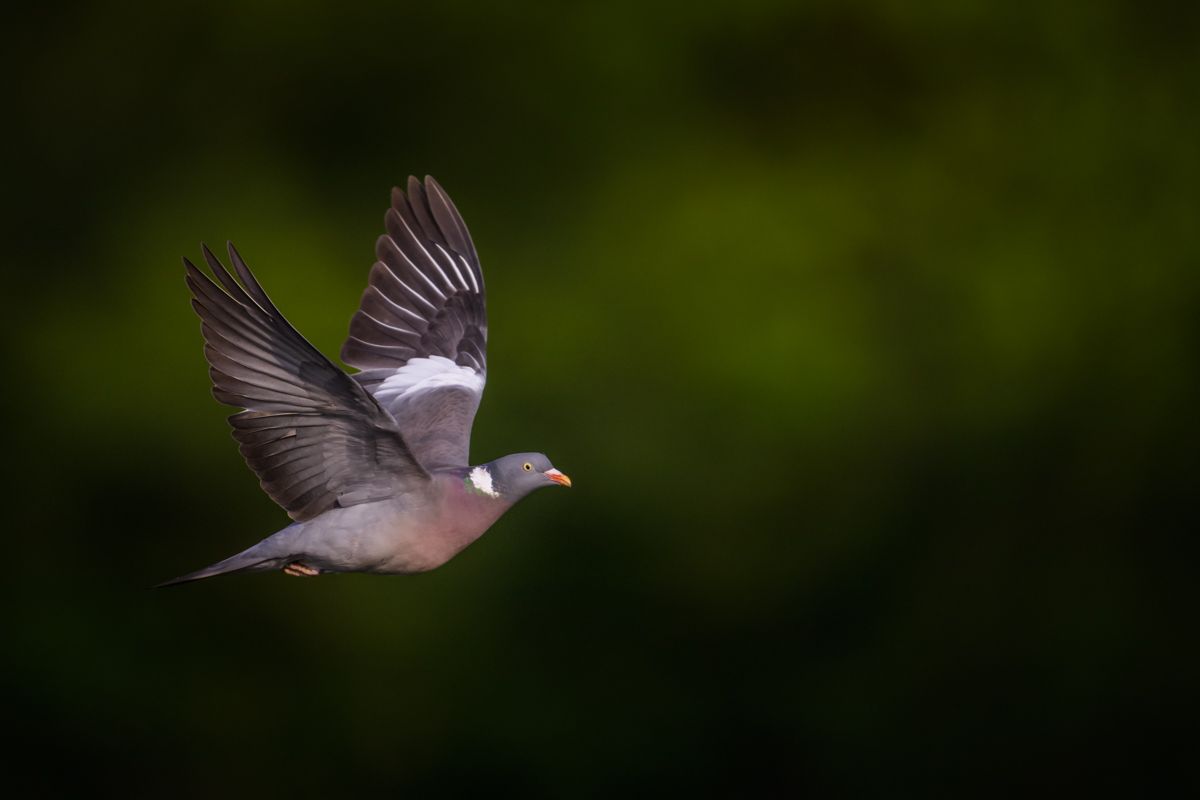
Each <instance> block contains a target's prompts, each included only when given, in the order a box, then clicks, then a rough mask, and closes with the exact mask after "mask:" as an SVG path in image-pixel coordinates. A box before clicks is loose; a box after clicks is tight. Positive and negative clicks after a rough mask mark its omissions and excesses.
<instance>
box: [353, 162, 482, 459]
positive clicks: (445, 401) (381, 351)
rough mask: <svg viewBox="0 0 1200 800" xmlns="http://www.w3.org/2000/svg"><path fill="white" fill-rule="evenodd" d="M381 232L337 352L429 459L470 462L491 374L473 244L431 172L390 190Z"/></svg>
mask: <svg viewBox="0 0 1200 800" xmlns="http://www.w3.org/2000/svg"><path fill="white" fill-rule="evenodd" d="M384 222H385V225H386V228H387V233H386V234H385V235H383V236H380V237H379V239H378V240H377V241H376V243H375V255H376V257H377V258H378V261H376V262H375V264H374V266H372V267H371V274H370V277H369V278H368V281H367V288H366V290H365V291H364V292H363V295H362V301H361V303H360V304H359V308H358V311H357V312H356V313H355V314H354V317H353V318H352V319H351V320H350V336H349V338H347V339H346V343H345V345H343V347H342V360H343V361H345V362H346V363H347V364H349V365H350V366H352V367H357V368H358V369H361V370H363V371H362V372H360V373H358V374H356V375H354V376H353V377H354V379H355V380H357V381H358V382H359V383H360V384H362V385H363V386H364V387H366V388H367V390H368V391H370V392H371V393H372V394H373V395H374V396H375V399H377V400H378V401H379V402H380V403H382V404H383V405H384V406H385V407H386V408H387V409H388V410H389V411H390V412H391V414H392V416H393V417H394V418H395V420H396V424H397V425H398V426H399V427H400V430H401V432H402V433H403V435H404V438H405V441H407V442H408V444H409V446H410V447H411V448H412V452H413V453H414V454H415V455H416V457H417V458H418V460H420V462H421V463H422V464H423V465H425V467H427V468H429V469H434V468H438V467H453V466H464V465H466V464H467V463H468V458H469V451H470V440H471V424H472V423H473V422H474V420H475V412H476V410H477V409H478V408H479V401H480V399H481V398H482V396H483V386H484V382H485V380H486V376H487V311H486V307H485V304H484V291H483V272H482V271H481V270H480V268H479V257H478V256H477V255H476V253H475V245H474V244H472V242H471V236H470V234H469V233H467V226H466V225H465V224H463V221H462V217H461V216H460V215H459V213H458V210H457V209H456V208H455V207H454V203H453V202H451V200H450V198H449V197H448V196H447V195H446V193H445V192H444V191H443V190H442V187H441V186H439V185H438V183H437V181H435V180H434V179H433V178H431V177H428V176H426V178H425V183H424V184H423V185H422V183H421V182H420V181H418V180H417V179H416V178H413V177H410V178H409V179H408V194H407V196H406V195H405V193H404V192H402V191H400V189H398V188H397V189H393V190H392V207H391V208H390V209H388V212H387V215H386V216H385V218H384Z"/></svg>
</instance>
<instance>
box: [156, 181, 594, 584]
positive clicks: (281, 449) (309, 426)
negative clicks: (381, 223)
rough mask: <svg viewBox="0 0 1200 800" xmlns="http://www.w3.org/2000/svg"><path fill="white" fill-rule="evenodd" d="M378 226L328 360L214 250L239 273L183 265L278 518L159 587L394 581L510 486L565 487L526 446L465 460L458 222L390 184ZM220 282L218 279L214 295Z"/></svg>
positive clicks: (494, 506) (480, 340)
mask: <svg viewBox="0 0 1200 800" xmlns="http://www.w3.org/2000/svg"><path fill="white" fill-rule="evenodd" d="M385 225H386V229H387V233H386V234H385V235H383V236H380V237H379V239H378V241H377V242H376V243H375V254H376V257H377V258H378V260H377V261H376V262H375V264H374V266H372V267H371V272H370V276H369V278H368V280H367V288H366V291H364V292H363V295H362V301H361V303H360V304H359V308H358V311H357V312H356V313H355V314H354V317H353V318H352V319H351V321H350V335H349V337H348V338H347V339H346V343H345V345H343V347H342V360H343V361H345V362H346V363H347V364H349V365H350V366H352V367H355V368H357V369H359V370H361V371H360V372H357V373H355V374H354V375H349V374H347V373H346V372H344V371H343V370H341V369H340V368H338V367H337V366H335V365H334V364H333V362H331V361H330V360H329V359H327V358H326V357H325V356H323V355H322V354H321V353H320V352H318V351H317V349H316V348H315V347H313V346H312V345H311V344H309V343H308V341H307V340H306V339H305V338H304V337H303V336H301V335H300V334H299V333H298V332H297V331H296V329H295V328H293V327H292V326H291V325H290V324H289V323H288V321H287V320H286V319H284V317H283V315H282V314H281V313H280V312H279V310H278V309H277V308H276V307H275V305H274V304H273V303H272V302H271V300H270V298H268V297H267V294H266V292H264V291H263V289H262V287H261V286H260V285H259V283H258V281H257V280H255V278H254V275H253V274H252V273H251V272H250V269H249V267H247V266H246V262H245V261H243V260H242V257H241V255H239V253H238V251H237V250H235V249H234V247H233V244H232V243H231V244H229V258H230V260H231V261H232V263H233V268H234V271H235V272H236V273H237V276H238V279H240V283H239V280H235V279H234V277H233V276H232V275H231V274H230V273H229V272H227V271H226V269H225V268H224V267H223V266H222V265H221V262H220V261H219V260H218V259H217V257H216V256H215V255H213V253H212V252H211V251H210V250H209V249H208V247H207V246H203V245H202V247H203V250H204V258H205V260H206V261H207V262H208V266H209V268H210V269H211V270H212V272H213V274H214V275H215V276H216V278H217V281H219V285H218V283H216V282H214V281H213V280H212V279H210V278H209V277H208V276H207V275H205V274H204V273H203V272H201V271H200V270H199V269H197V268H196V267H195V265H193V264H192V263H191V262H190V261H188V260H187V259H186V258H185V259H184V260H183V263H184V266H185V268H186V270H187V285H188V288H189V289H191V293H192V308H193V309H195V311H196V313H197V314H199V315H200V320H201V331H202V332H203V334H204V342H205V344H204V355H205V358H207V359H208V363H209V365H210V367H211V368H210V370H209V375H210V376H211V377H212V382H213V396H214V397H216V398H217V400H219V401H221V402H222V403H225V404H227V405H231V406H235V407H237V408H241V409H245V410H243V411H241V412H239V413H237V414H234V415H233V416H231V417H230V418H229V423H230V425H232V426H233V437H234V438H235V439H236V440H237V441H238V444H239V449H240V450H241V453H242V456H243V457H244V458H245V459H246V463H247V464H248V465H249V466H250V469H252V470H254V472H255V474H256V475H258V478H259V482H260V483H261V485H262V488H263V491H265V492H266V493H267V494H268V495H270V497H271V499H272V500H274V501H275V502H276V503H278V504H279V505H280V506H282V507H283V508H284V510H286V511H287V512H288V515H289V516H290V517H291V518H292V520H293V522H292V524H291V525H288V526H287V527H286V528H284V529H283V530H281V531H279V532H278V533H275V534H273V535H271V536H268V537H267V538H266V539H263V540H262V541H261V542H259V543H258V544H256V545H254V546H253V547H251V548H249V549H247V550H245V551H243V552H241V553H238V554H237V555H235V556H232V557H231V558H227V559H225V560H224V561H220V562H218V563H216V564H213V565H212V566H210V567H205V568H204V569H202V570H199V571H197V572H192V573H190V574H188V575H184V576H182V577H179V578H175V579H174V580H170V581H167V582H166V583H163V584H161V585H162V586H169V585H172V584H177V583H185V582H187V581H194V580H199V579H201V578H209V577H212V576H214V575H222V574H225V573H228V572H261V571H264V570H276V569H281V570H283V571H284V572H285V573H286V574H288V575H295V576H309V577H310V576H315V575H321V574H324V573H330V572H371V573H377V574H387V575H395V574H406V573H413V572H423V571H425V570H431V569H434V568H435V567H438V566H440V565H442V564H444V563H446V562H447V561H449V560H450V559H451V558H453V557H454V556H455V555H456V554H457V553H459V552H460V551H461V550H462V549H463V548H465V547H466V546H467V545H469V544H471V542H473V541H475V540H476V539H478V538H479V537H480V536H481V535H482V534H483V533H484V531H486V530H487V529H488V528H489V527H490V526H491V525H492V523H494V522H495V521H496V520H497V519H499V518H500V515H502V514H503V513H504V512H505V511H507V510H508V509H510V508H512V506H513V505H514V504H515V503H516V502H517V501H518V500H520V499H521V498H523V497H524V496H525V495H527V494H529V493H530V492H532V491H533V490H535V489H540V488H542V487H545V486H570V485H571V480H570V478H568V477H567V476H566V475H564V474H563V473H561V472H559V471H558V470H557V469H555V468H554V465H553V464H551V463H550V460H549V459H548V458H546V456H544V455H542V454H541V453H516V454H513V455H508V456H504V457H503V458H498V459H496V460H495V461H490V462H487V463H485V464H480V465H478V466H470V462H469V460H468V452H469V447H470V438H471V423H472V421H473V420H474V418H475V411H476V409H478V408H479V401H480V398H481V397H482V395H483V385H484V381H485V380H486V377H487V313H486V310H485V307H486V306H485V302H484V289H483V273H482V271H481V270H480V267H479V257H478V255H476V253H475V246H474V245H473V244H472V243H471V236H470V234H468V233H467V228H466V225H464V224H463V221H462V217H461V216H459V213H458V210H457V209H456V208H455V207H454V203H452V202H451V201H450V198H449V197H448V196H447V195H446V193H445V191H443V190H442V187H441V186H439V185H438V183H437V181H435V180H434V179H433V178H431V177H426V178H425V182H424V184H422V183H421V182H420V181H418V180H417V179H416V178H412V177H410V178H409V179H408V192H407V194H405V193H404V192H403V191H401V190H400V189H399V188H397V189H393V190H392V207H391V208H390V209H389V210H388V212H387V215H386V217H385ZM222 287H223V288H222Z"/></svg>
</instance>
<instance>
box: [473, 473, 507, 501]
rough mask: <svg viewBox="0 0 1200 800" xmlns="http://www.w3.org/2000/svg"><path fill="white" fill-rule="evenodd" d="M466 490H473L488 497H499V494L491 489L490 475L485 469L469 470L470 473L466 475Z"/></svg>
mask: <svg viewBox="0 0 1200 800" xmlns="http://www.w3.org/2000/svg"><path fill="white" fill-rule="evenodd" d="M467 488H468V489H474V490H475V491H477V492H479V493H480V494H485V495H487V496H488V497H499V496H500V493H499V492H497V491H496V490H495V489H494V488H492V473H490V472H488V469H487V467H475V469H473V470H471V473H470V474H469V475H467Z"/></svg>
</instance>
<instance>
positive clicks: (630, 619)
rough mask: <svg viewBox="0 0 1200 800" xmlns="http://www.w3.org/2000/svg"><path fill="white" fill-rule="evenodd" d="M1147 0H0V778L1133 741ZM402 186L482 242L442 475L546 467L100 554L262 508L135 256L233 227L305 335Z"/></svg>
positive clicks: (189, 788) (1041, 771)
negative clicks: (488, 500) (348, 568)
mask: <svg viewBox="0 0 1200 800" xmlns="http://www.w3.org/2000/svg"><path fill="white" fill-rule="evenodd" d="M251 6H252V7H251ZM918 6H919V7H918ZM1195 9H1196V6H1195V5H1194V4H1182V3H1181V4H1178V5H1175V6H1170V5H1161V4H1160V5H1158V6H1156V8H1155V9H1153V10H1152V9H1150V8H1149V7H1148V4H1143V3H1134V2H1128V3H1111V2H1098V3H1086V4H1085V3H1080V4H1042V5H1040V6H1035V5H1030V6H1026V4H1013V3H1002V2H997V3H974V2H972V3H964V2H932V3H922V4H909V3H901V2H884V1H882V0H881V1H880V2H873V3H856V4H853V5H848V4H844V3H810V4H803V5H802V4H797V3H786V2H770V0H754V1H753V2H741V3H737V4H729V5H727V6H725V7H717V6H716V5H706V4H693V3H682V2H678V3H672V4H667V5H655V6H653V7H652V6H650V5H646V4H642V3H605V4H599V3H594V4H580V5H578V6H575V7H573V8H569V9H568V8H560V7H557V6H553V5H546V6H528V7H518V6H515V5H512V4H495V5H489V6H484V5H475V4H461V3H437V4H428V3H427V4H421V5H409V4H402V3H386V4H384V3H371V4H359V3H296V2H293V3H261V4H238V5H237V6H236V7H235V6H232V5H231V7H230V8H227V9H224V10H221V9H219V8H217V7H215V5H214V4H202V3H177V4H172V5H170V6H169V7H168V8H167V9H166V10H163V9H160V8H159V7H158V6H155V5H151V4H138V5H135V6H130V5H129V4H118V3H106V4H93V5H90V6H82V7H76V8H74V9H73V10H69V11H68V10H66V9H62V10H57V11H52V10H48V9H43V10H40V11H32V12H26V13H25V15H24V17H22V18H21V19H18V20H16V21H13V22H11V23H10V25H11V27H10V31H9V36H8V37H7V38H8V42H7V44H6V47H7V49H8V54H7V55H8V58H9V59H10V60H11V61H12V64H11V65H10V67H9V68H8V70H7V71H8V74H9V75H10V81H11V80H12V79H13V78H14V77H15V79H16V86H15V93H13V94H12V95H11V96H10V100H9V103H8V104H7V105H8V109H7V110H8V114H7V121H6V123H5V127H6V128H7V132H8V134H9V136H10V140H11V141H10V145H9V148H8V151H9V156H10V162H11V163H10V165H9V167H8V169H7V170H6V171H7V173H8V175H9V180H8V185H7V195H8V201H9V210H8V212H7V214H6V217H7V220H8V222H9V225H10V227H11V230H10V232H9V234H8V236H7V237H6V251H7V259H8V262H9V267H10V269H9V271H8V274H7V275H6V285H7V288H6V293H7V295H8V297H9V301H8V303H7V304H6V305H7V313H6V319H5V323H6V325H7V327H8V331H7V333H6V335H5V336H4V344H5V349H6V350H7V351H8V352H7V353H6V356H7V357H6V364H7V365H8V374H9V378H8V391H7V392H6V394H7V395H8V400H7V402H8V404H9V411H8V414H9V416H8V418H9V420H10V425H9V426H8V439H9V441H10V447H9V451H8V456H9V457H8V459H7V460H8V462H9V465H10V468H11V475H10V479H9V481H8V487H9V494H8V498H9V502H8V507H9V511H8V518H9V522H8V525H7V528H8V532H9V536H8V537H7V543H6V549H7V550H8V553H7V555H6V558H5V563H6V569H5V578H4V581H3V585H4V590H3V591H4V592H5V594H8V595H10V599H9V605H8V609H9V614H8V616H9V620H8V623H7V624H6V626H5V636H4V644H5V649H6V651H7V653H6V654H5V656H4V662H5V669H4V673H5V684H6V689H7V693H8V694H9V698H10V699H9V700H8V701H7V702H6V717H7V719H6V725H5V727H6V728H7V729H8V732H9V733H10V734H12V735H15V737H16V738H17V739H18V741H19V744H18V745H17V746H16V747H15V748H10V749H9V750H8V751H7V756H8V757H9V758H10V759H12V761H13V763H14V765H15V766H13V767H11V768H10V769H9V770H7V771H6V776H5V777H6V781H16V783H17V785H22V786H27V787H39V786H40V787H49V788H51V789H66V788H82V787H83V786H85V785H89V784H90V785H93V786H99V785H107V786H110V787H118V788H120V789H121V790H123V791H124V792H126V793H130V794H152V793H153V794H158V793H162V792H164V791H166V790H167V789H169V788H170V789H171V790H172V791H176V792H177V791H182V793H183V794H185V795H195V796H214V795H216V794H219V793H226V792H233V793H258V794H262V795H276V794H285V793H286V794H291V795H296V794H299V795H310V794H313V795H317V794H321V795H325V796H329V795H330V793H332V792H334V791H336V790H337V789H339V788H341V789H348V788H365V787H375V788H382V789H386V790H391V791H392V793H395V792H396V791H398V790H402V789H405V790H409V791H410V793H413V794H414V796H421V795H424V794H429V793H434V794H443V795H444V794H452V795H453V794H463V793H472V792H473V793H483V792H488V793H491V794H504V793H507V792H510V791H515V792H517V793H519V794H521V795H523V796H529V797H537V796H546V795H557V796H562V795H572V794H584V795H608V796H612V794H614V793H617V792H619V791H623V790H631V789H633V790H639V791H641V792H649V791H651V790H654V789H666V788H674V789H676V790H679V791H683V792H687V793H689V794H704V795H724V796H730V795H743V796H745V795H747V794H748V795H761V794H781V793H782V794H786V793H790V792H791V791H800V790H811V791H813V792H815V793H816V794H817V795H818V796H821V795H829V794H840V793H843V792H852V793H865V794H883V793H887V794H897V793H901V794H905V793H909V792H913V793H918V794H920V793H924V792H926V791H932V790H935V789H946V788H951V787H954V788H957V789H959V790H963V789H979V788H981V787H995V786H1015V787H1025V788H1035V787H1047V786H1054V787H1060V788H1076V789H1077V788H1079V787H1081V786H1083V785H1086V784H1094V783H1095V784H1098V783H1101V782H1103V783H1110V782H1112V781H1113V780H1115V779H1126V780H1130V781H1148V780H1150V779H1151V778H1152V777H1160V776H1162V775H1164V774H1168V775H1170V774H1182V773H1183V768H1184V767H1185V766H1186V765H1188V764H1190V763H1191V762H1192V761H1193V760H1194V758H1195V757H1196V756H1197V755H1198V753H1197V747H1196V742H1197V738H1196V733H1197V732H1196V723H1195V719H1196V716H1195V712H1196V710H1197V709H1196V705H1195V703H1194V702H1193V700H1194V699H1195V693H1194V691H1193V688H1192V687H1193V684H1194V682H1195V680H1196V674H1197V667H1198V666H1200V660H1198V659H1197V651H1196V649H1195V644H1196V635H1195V634H1196V630H1195V629H1196V623H1195V617H1194V614H1195V610H1196V609H1195V605H1194V602H1193V601H1194V574H1195V568H1196V565H1197V560H1198V559H1197V556H1198V555H1200V549H1198V548H1197V545H1196V540H1195V536H1196V527H1195V510H1194V507H1195V502H1196V485H1197V471H1196V453H1197V449H1196V445H1197V437H1196V435H1195V434H1196V426H1195V419H1194V417H1195V414H1196V409H1197V398H1198V392H1197V389H1198V386H1200V373H1198V370H1197V365H1198V361H1197V359H1198V357H1200V337H1198V335H1197V334H1198V329H1197V318H1198V317H1197V311H1198V305H1200V270H1198V267H1200V228H1198V227H1197V220H1198V216H1197V215H1198V212H1200V202H1198V199H1200V188H1198V187H1200V149H1198V146H1197V143H1198V142H1200V105H1198V100H1200V37H1198V30H1200V28H1198V25H1197V22H1198V16H1197V12H1196V10H1195ZM410 172H411V173H417V174H425V173H431V174H433V175H435V176H436V177H437V178H438V179H439V180H440V181H441V182H442V184H443V185H444V186H445V187H446V188H447V190H448V191H449V192H450V194H451V195H452V196H453V197H454V198H455V200H456V202H457V204H458V206H459V208H460V209H461V211H462V212H463V214H464V216H465V217H466V219H467V222H468V224H469V225H470V227H471V230H472V232H473V234H474V238H475V242H476V244H477V246H478V248H479V252H480V254H481V257H482V259H483V263H484V269H485V272H486V274H487V278H488V289H489V311H490V316H491V320H490V323H491V324H490V328H491V336H492V341H491V343H490V349H491V358H490V367H491V374H490V377H489V386H488V391H487V395H486V397H485V400H484V404H483V408H482V410H481V412H480V414H479V417H478V420H477V424H476V429H475V438H474V447H473V456H474V458H475V459H477V460H487V459H490V458H493V457H495V456H497V455H500V454H503V453H506V452H510V451H513V450H527V449H538V450H544V451H545V452H546V453H548V454H549V455H550V457H551V458H552V459H553V460H554V461H555V463H556V464H557V465H559V466H560V467H561V468H562V469H564V470H565V471H567V472H568V473H570V474H571V476H572V477H573V478H574V479H575V485H576V488H575V489H574V490H572V491H570V492H565V491H559V492H546V493H542V494H538V495H536V496H535V497H534V498H531V499H530V500H529V501H527V502H526V503H524V504H522V505H520V506H518V507H517V508H516V509H515V510H514V511H512V512H510V513H509V514H508V515H507V516H506V517H505V518H504V519H503V520H502V521H501V522H500V523H499V524H497V525H496V526H495V528H493V529H492V531H491V532H489V533H488V534H487V535H486V536H485V537H484V538H483V539H482V540H480V541H479V542H478V543H477V544H475V545H474V546H473V547H471V548H470V549H468V550H467V551H466V552H465V553H463V554H462V555H461V556H460V557H458V558H457V559H456V560H454V561H453V562H451V563H450V564H449V565H447V566H446V567H444V568H442V569H440V570H438V571H436V572H433V573H430V574H427V575H421V576H416V577H411V578H390V579H389V578H373V577H365V576H338V577H332V578H324V579H321V580H317V581H297V580H292V579H289V578H285V577H282V576H279V575H265V576H263V575H260V576H250V577H241V576H239V577H233V578H226V579H221V580H215V581H211V582H206V583H202V584H196V585H191V586H186V587H183V588H181V589H178V590H172V591H169V592H154V591H150V590H148V589H147V588H146V587H148V586H150V585H152V584H154V583H156V582H158V581H160V580H163V579H165V578H168V577H171V576H174V575H177V574H179V573H182V572H186V571H189V570H192V569H195V568H197V567H200V566H202V565H204V564H207V563H209V562H212V561H214V560H216V559H218V558H222V557H224V556H226V555H229V554H231V553H232V552H234V551H236V550H239V549H241V548H243V547H245V546H247V545H249V544H251V543H253V542H254V541H256V540H257V539H258V538H260V537H261V536H263V535H265V534H267V533H270V532H272V531H274V530H276V529H277V528H279V527H282V526H283V525H284V524H285V522H286V518H285V516H284V514H283V513H282V512H281V511H280V510H279V509H277V508H275V507H274V506H273V505H272V503H271V502H270V501H269V500H268V499H267V498H266V497H265V496H264V495H263V494H262V493H261V492H260V491H259V489H258V487H257V485H256V481H255V480H254V478H253V476H252V475H251V474H250V473H249V471H248V470H247V469H246V468H245V467H244V465H243V464H242V462H241V459H240V457H239V456H238V454H237V452H236V449H235V447H234V444H233V442H232V441H231V439H230V437H229V436H228V433H227V430H226V425H225V422H224V418H225V416H226V415H227V414H228V413H230V411H229V410H228V409H225V408H223V407H221V406H219V405H218V404H217V403H216V402H215V401H213V400H212V398H211V397H210V396H209V394H208V388H209V384H208V378H207V374H206V369H205V364H204V360H203V357H202V353H201V340H200V333H199V324H198V322H197V320H196V319H195V318H194V316H193V315H192V313H191V311H190V310H189V308H188V303H187V299H188V297H187V292H186V290H185V287H184V284H183V272H182V268H181V266H180V262H179V258H180V256H181V255H184V254H187V255H189V256H191V257H193V258H195V257H196V256H197V255H198V253H199V247H198V243H199V242H200V241H201V240H202V239H203V240H206V241H208V242H210V243H213V244H220V243H222V242H223V241H224V240H225V239H227V238H228V239H233V240H234V241H235V242H236V243H237V244H238V246H239V248H240V249H241V251H242V253H243V254H244V255H245V256H246V258H247V260H248V261H249V263H250V264H251V266H253V267H255V268H256V270H257V272H258V274H259V277H260V278H261V279H262V281H263V283H264V285H265V286H266V287H267V289H268V291H270V292H271V293H272V295H273V297H274V299H275V300H276V302H277V303H278V304H279V305H280V307H281V308H282V309H283V311H284V312H285V313H286V314H287V315H288V316H289V317H290V319H291V320H292V322H293V323H295V324H296V325H297V327H299V328H300V329H301V330H302V331H303V332H305V333H306V334H307V335H308V336H309V338H310V339H311V340H312V341H313V342H314V343H315V344H316V345H317V346H318V347H320V348H321V349H322V350H324V351H325V352H326V353H328V354H330V355H334V354H336V353H337V351H338V349H339V347H340V344H341V341H342V338H343V336H344V335H345V331H346V325H347V322H348V320H349V317H350V314H351V313H352V311H353V310H354V308H355V306H356V303H357V301H358V296H359V292H360V291H361V288H362V286H363V284H364V281H365V278H366V274H367V270H368V268H369V267H370V264H371V262H372V243H373V241H374V238H375V237H376V236H377V235H378V234H379V233H380V232H382V229H383V228H382V215H383V211H384V209H385V208H386V206H387V202H388V191H389V189H390V188H391V186H392V185H393V184H396V183H399V182H401V181H403V180H404V178H405V177H406V176H407V175H408V174H409V173H410ZM47 760H48V761H49V763H50V764H53V765H54V766H48V765H47ZM1192 766H1194V764H1192ZM1191 774H1193V775H1194V774H1195V772H1194V771H1192V772H1191ZM1189 780H1190V781H1191V782H1192V784H1193V785H1194V783H1195V778H1190V779H1189Z"/></svg>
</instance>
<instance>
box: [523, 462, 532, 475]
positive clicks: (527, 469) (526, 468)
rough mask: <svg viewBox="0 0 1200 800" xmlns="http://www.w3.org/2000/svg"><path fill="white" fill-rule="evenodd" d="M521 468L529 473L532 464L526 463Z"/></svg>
mask: <svg viewBox="0 0 1200 800" xmlns="http://www.w3.org/2000/svg"><path fill="white" fill-rule="evenodd" d="M521 466H522V467H524V469H525V471H526V472H529V471H530V470H531V469H533V464H530V463H529V462H528V461H526V462H525V463H524V464H522V465H521Z"/></svg>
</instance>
